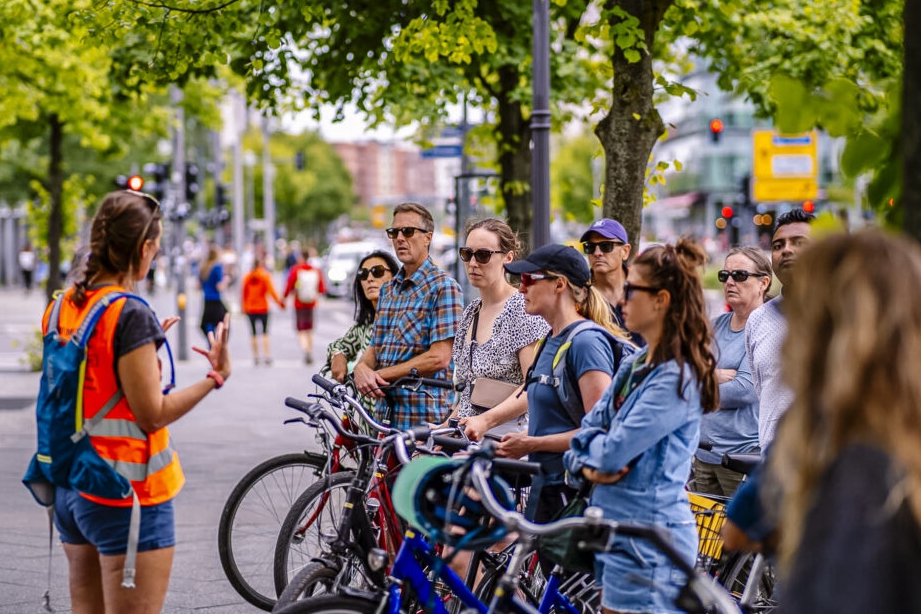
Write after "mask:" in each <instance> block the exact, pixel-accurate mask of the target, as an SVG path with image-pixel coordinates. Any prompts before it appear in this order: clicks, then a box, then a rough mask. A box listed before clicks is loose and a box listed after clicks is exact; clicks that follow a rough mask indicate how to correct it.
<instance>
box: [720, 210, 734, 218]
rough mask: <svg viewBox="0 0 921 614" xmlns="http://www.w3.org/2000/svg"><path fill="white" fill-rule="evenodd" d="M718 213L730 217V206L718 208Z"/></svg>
mask: <svg viewBox="0 0 921 614" xmlns="http://www.w3.org/2000/svg"><path fill="white" fill-rule="evenodd" d="M720 214H721V215H722V216H723V217H724V218H726V219H727V220H728V219H729V218H731V217H732V207H723V208H722V209H720Z"/></svg>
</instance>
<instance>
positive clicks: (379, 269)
mask: <svg viewBox="0 0 921 614" xmlns="http://www.w3.org/2000/svg"><path fill="white" fill-rule="evenodd" d="M389 272H390V269H388V268H387V267H385V266H384V265H383V264H375V265H374V266H373V267H371V268H370V269H366V268H364V267H362V268H360V269H358V270H357V271H355V276H356V277H357V278H358V279H359V280H361V281H364V280H366V279H368V275H373V276H374V279H380V278H381V277H383V276H384V274H385V273H389Z"/></svg>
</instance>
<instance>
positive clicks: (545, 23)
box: [531, 0, 550, 249]
mask: <svg viewBox="0 0 921 614" xmlns="http://www.w3.org/2000/svg"><path fill="white" fill-rule="evenodd" d="M533 36H534V41H533V45H532V54H533V66H534V68H533V78H534V86H533V87H534V93H533V105H532V106H533V110H532V111H531V142H532V143H533V149H532V152H531V197H532V199H533V201H532V204H533V207H534V216H533V217H532V218H531V249H535V248H538V247H541V246H543V245H547V244H548V243H550V0H534V35H533Z"/></svg>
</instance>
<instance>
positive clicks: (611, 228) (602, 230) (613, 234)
mask: <svg viewBox="0 0 921 614" xmlns="http://www.w3.org/2000/svg"><path fill="white" fill-rule="evenodd" d="M593 232H597V233H598V234H600V235H601V236H602V237H604V238H606V239H617V240H618V241H623V242H624V243H629V242H630V240H629V239H627V231H626V230H624V227H623V225H621V223H620V222H617V221H615V220H612V219H610V218H607V217H603V218H601V219H600V220H598V221H597V222H594V223H593V224H592V225H591V226H589V227H588V230H586V231H585V232H584V233H582V238H581V239H579V241H586V240H587V239H588V235H589V234H590V233H593Z"/></svg>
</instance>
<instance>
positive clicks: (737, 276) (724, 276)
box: [716, 269, 767, 284]
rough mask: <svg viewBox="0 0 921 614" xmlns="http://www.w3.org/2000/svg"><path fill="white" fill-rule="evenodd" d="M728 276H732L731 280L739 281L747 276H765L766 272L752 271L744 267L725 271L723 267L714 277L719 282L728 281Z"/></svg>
mask: <svg viewBox="0 0 921 614" xmlns="http://www.w3.org/2000/svg"><path fill="white" fill-rule="evenodd" d="M730 277H732V281H735V282H740V283H741V282H743V281H745V280H746V279H748V278H749V277H767V273H752V272H750V271H746V270H744V269H736V270H735V271H727V270H726V269H723V270H722V271H720V272H719V273H717V274H716V278H717V279H718V280H720V283H721V284H724V283H726V282H727V281H729V278H730Z"/></svg>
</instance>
